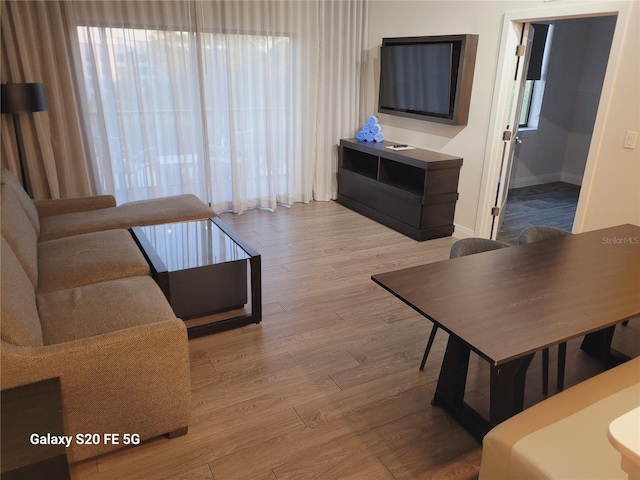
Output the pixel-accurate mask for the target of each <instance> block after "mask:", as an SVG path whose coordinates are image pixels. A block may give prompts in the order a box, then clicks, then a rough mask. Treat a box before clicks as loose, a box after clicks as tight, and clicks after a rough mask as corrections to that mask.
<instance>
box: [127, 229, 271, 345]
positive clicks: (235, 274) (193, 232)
mask: <svg viewBox="0 0 640 480" xmlns="http://www.w3.org/2000/svg"><path fill="white" fill-rule="evenodd" d="M131 232H132V235H133V238H134V239H135V241H136V243H137V244H138V246H139V247H140V249H141V250H142V253H143V254H144V256H145V258H146V259H147V262H148V263H149V266H150V268H151V275H152V276H153V278H154V279H155V280H156V282H157V283H158V285H159V286H160V288H161V289H162V291H163V293H164V294H165V296H166V297H167V300H168V301H169V303H170V304H171V307H172V308H173V310H174V312H175V314H176V316H177V317H180V318H182V319H183V320H188V319H192V318H198V317H204V316H209V315H212V314H217V313H220V312H226V311H232V310H239V309H243V312H242V313H241V314H239V315H236V316H233V317H231V318H217V317H212V318H211V321H210V322H206V323H199V324H196V325H193V326H189V325H187V331H188V334H189V338H195V337H199V336H202V335H208V334H211V333H214V332H219V331H222V330H227V329H229V328H236V327H240V326H244V325H248V324H250V323H260V322H261V321H262V285H261V258H260V254H259V253H258V252H257V251H256V250H254V249H253V247H251V246H250V245H249V244H248V243H247V242H245V241H244V240H243V239H242V238H241V237H240V236H239V235H238V234H237V233H236V232H234V231H233V230H232V229H231V228H230V227H229V226H228V225H226V224H225V223H224V222H223V221H222V220H221V219H220V218H217V217H214V218H209V219H206V220H196V221H188V222H177V223H166V224H162V225H150V226H140V227H133V228H131ZM247 261H248V262H249V269H248V270H249V275H250V290H251V297H250V298H251V305H250V310H249V313H245V311H244V307H245V304H246V303H247V299H248V297H247Z"/></svg>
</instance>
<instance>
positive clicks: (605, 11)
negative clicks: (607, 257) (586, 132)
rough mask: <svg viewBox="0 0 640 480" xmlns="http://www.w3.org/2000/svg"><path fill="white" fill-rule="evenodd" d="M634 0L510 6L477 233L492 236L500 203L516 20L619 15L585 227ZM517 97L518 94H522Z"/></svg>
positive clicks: (593, 151)
mask: <svg viewBox="0 0 640 480" xmlns="http://www.w3.org/2000/svg"><path fill="white" fill-rule="evenodd" d="M630 8H631V4H630V1H610V2H597V3H592V4H580V5H575V4H571V5H557V4H556V5H550V6H544V7H542V8H538V9H535V10H521V11H512V12H507V13H505V15H504V18H503V24H502V34H501V39H500V51H499V54H498V62H497V67H496V76H495V78H496V81H495V85H494V90H493V101H492V106H491V116H490V119H489V128H488V136H487V143H486V147H485V155H484V158H485V161H484V166H483V171H482V184H481V186H480V197H479V203H478V212H477V215H476V235H477V236H480V237H484V238H489V236H490V235H491V224H492V221H493V216H492V215H491V209H492V207H493V206H494V204H495V198H496V191H497V188H498V177H499V175H500V164H501V154H502V149H503V146H504V142H503V141H502V132H503V130H504V125H502V123H503V120H502V119H504V118H506V117H507V113H508V109H509V107H510V106H511V89H510V88H509V87H510V85H511V84H512V83H513V65H514V58H515V57H514V55H513V54H514V52H515V51H516V46H517V45H518V43H519V40H520V39H519V38H516V37H515V36H514V35H513V34H512V32H513V30H514V28H513V27H514V24H523V23H529V22H530V23H535V22H540V21H544V20H560V19H569V18H588V17H601V16H607V15H617V17H618V18H617V21H616V28H615V31H614V33H613V39H612V42H611V50H610V53H609V61H608V63H607V71H606V74H605V77H604V82H603V84H602V93H601V95H600V102H599V104H598V113H597V115H596V121H595V124H594V127H593V133H592V136H591V144H590V147H589V154H588V156H587V162H586V166H585V171H584V177H583V182H582V188H581V190H580V197H579V199H578V207H577V209H576V216H575V220H574V223H573V232H574V233H579V232H582V231H583V228H584V222H585V210H586V206H587V204H588V202H589V196H590V193H591V192H590V190H591V186H592V183H593V179H594V173H595V170H596V167H597V165H598V162H599V160H600V158H599V156H598V154H599V152H600V148H601V144H602V142H603V136H604V125H605V123H606V119H607V115H608V105H609V102H610V101H611V98H612V96H613V85H614V80H615V77H616V75H617V71H618V66H619V64H620V62H621V61H622V50H623V43H624V38H625V35H626V32H627V29H628V28H629V23H630V17H631V15H630V12H629V11H630ZM516 101H517V100H516Z"/></svg>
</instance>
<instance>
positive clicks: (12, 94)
mask: <svg viewBox="0 0 640 480" xmlns="http://www.w3.org/2000/svg"><path fill="white" fill-rule="evenodd" d="M46 109H47V102H46V101H45V99H44V89H43V88H42V84H41V83H5V84H3V85H2V113H32V112H42V111H45V110H46Z"/></svg>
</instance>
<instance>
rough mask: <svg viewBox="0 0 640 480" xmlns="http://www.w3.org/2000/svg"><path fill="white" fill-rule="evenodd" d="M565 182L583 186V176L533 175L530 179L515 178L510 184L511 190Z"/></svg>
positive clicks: (571, 174) (564, 174)
mask: <svg viewBox="0 0 640 480" xmlns="http://www.w3.org/2000/svg"><path fill="white" fill-rule="evenodd" d="M553 182H564V183H570V184H572V185H582V175H576V174H574V173H564V172H558V173H548V174H546V175H532V176H530V177H522V178H515V179H513V180H512V181H511V183H510V184H509V188H510V189H511V188H522V187H531V186H533V185H542V184H543V183H553Z"/></svg>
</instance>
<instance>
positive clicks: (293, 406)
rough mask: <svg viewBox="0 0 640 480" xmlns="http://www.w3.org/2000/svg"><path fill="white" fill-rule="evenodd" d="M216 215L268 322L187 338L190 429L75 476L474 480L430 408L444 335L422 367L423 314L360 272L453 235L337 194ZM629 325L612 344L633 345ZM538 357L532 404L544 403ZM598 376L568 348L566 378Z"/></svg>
mask: <svg viewBox="0 0 640 480" xmlns="http://www.w3.org/2000/svg"><path fill="white" fill-rule="evenodd" d="M222 218H223V219H224V220H225V221H226V222H227V223H229V224H230V225H232V227H233V228H234V229H235V230H236V231H237V232H238V233H239V234H240V235H242V236H243V237H244V238H245V239H246V240H247V241H248V242H250V243H251V244H252V245H253V246H254V247H255V248H256V249H257V250H258V251H259V252H260V253H261V254H262V258H263V293H264V296H263V304H264V311H265V315H264V319H263V322H262V324H260V325H251V326H248V327H245V328H242V329H236V330H232V331H228V332H224V333H220V334H216V335H212V336H209V337H204V338H199V339H195V340H192V341H191V342H190V350H191V383H192V407H193V418H192V422H191V425H190V428H189V433H188V434H187V435H186V436H183V437H179V438H175V439H171V440H169V439H167V438H164V437H162V438H157V439H154V440H151V441H148V442H145V443H143V444H142V445H140V446H137V447H135V448H130V449H126V450H120V451H117V452H114V453H112V454H110V455H106V456H104V457H100V458H97V459H93V460H90V461H86V462H83V463H80V464H77V465H75V466H73V467H72V475H73V478H74V479H124V478H140V479H155V478H171V479H215V480H230V479H239V480H285V479H292V480H304V479H322V480H336V479H351V480H356V479H362V480H376V479H397V480H405V479H406V480H409V479H430V478H447V479H475V478H476V477H477V474H478V470H479V465H480V459H481V447H480V443H479V442H477V441H476V440H475V439H473V438H472V437H471V436H470V435H469V434H468V433H467V432H466V431H465V430H463V429H462V428H461V427H460V426H459V425H458V424H457V423H456V422H455V421H453V420H452V419H451V418H450V417H449V416H448V415H447V414H446V413H444V412H443V411H442V410H441V409H439V408H436V407H433V406H431V404H430V400H431V397H432V395H433V391H434V387H435V382H436V380H437V376H438V372H439V368H440V363H441V361H442V354H443V351H444V347H445V344H446V338H447V335H446V333H442V332H440V333H439V334H438V337H437V338H436V343H435V344H434V347H433V350H432V351H431V355H430V357H429V361H428V363H427V366H426V368H425V371H424V372H420V371H419V370H418V366H419V363H420V358H421V356H422V352H423V349H424V345H425V343H426V339H427V337H428V334H429V331H430V329H431V324H430V322H428V321H427V320H426V319H424V318H422V317H421V316H420V315H418V314H416V313H414V312H413V311H412V310H411V309H410V308H409V307H406V306H405V305H404V304H402V303H401V302H400V301H399V300H397V299H395V298H394V297H392V296H391V295H390V294H388V293H387V292H385V291H384V290H382V289H381V288H380V287H378V286H376V285H375V284H374V283H373V282H372V281H371V280H370V276H371V275H372V274H375V273H380V272H385V271H389V270H394V269H398V268H403V267H408V266H412V265H419V264H423V263H427V262H434V261H439V260H444V259H446V258H448V253H449V248H450V246H451V245H452V243H453V242H454V241H455V239H454V238H444V239H438V240H432V241H428V242H422V243H420V242H416V241H414V240H411V239H409V238H407V237H405V236H403V235H400V234H399V233H396V232H394V231H392V230H389V229H387V228H386V227H383V226H382V225H379V224H377V223H375V222H373V221H371V220H369V219H367V218H365V217H362V216H360V215H358V214H356V213H354V212H352V211H350V210H347V209H345V208H343V207H342V206H340V205H338V204H336V203H334V202H328V203H319V202H316V203H311V204H309V205H295V206H294V207H292V208H290V209H288V208H284V207H283V208H280V209H278V211H277V212H276V213H270V212H266V211H252V212H248V213H246V214H244V215H240V216H233V215H230V214H224V215H222ZM636 327H637V325H636V324H634V323H633V322H632V324H630V325H629V327H628V330H627V329H625V330H627V331H626V332H625V333H626V334H627V335H626V337H625V339H626V341H627V344H624V342H623V345H622V348H621V349H623V350H624V349H625V348H626V349H632V350H633V349H634V348H637V347H636V345H640V342H637V341H635V342H633V341H630V340H629V337H630V333H629V332H634V334H635V335H636V336H635V339H636V340H637V338H638V335H637V332H638V328H636ZM623 340H624V339H623ZM554 350H555V349H554ZM553 353H555V352H553ZM631 353H633V352H631ZM636 354H637V352H636ZM552 359H553V357H552ZM540 363H541V361H540V358H539V357H538V356H537V357H536V358H534V361H533V364H532V366H531V368H530V371H529V374H528V378H527V400H526V403H527V405H531V404H533V403H535V402H538V401H540V400H542V399H543V395H542V393H541V386H540V384H541V374H540ZM554 366H555V365H553V364H552V368H553V367H554ZM599 371H601V368H600V366H599V365H595V364H594V362H592V361H589V359H587V358H584V356H583V355H581V352H580V351H579V349H578V344H575V343H572V342H570V343H569V348H568V360H567V378H566V384H567V386H569V385H571V384H575V383H577V382H579V381H581V380H583V379H585V378H587V377H589V376H591V375H593V374H595V373H598V372H599ZM554 381H555V375H554V374H553V373H552V374H551V383H552V384H553V383H554ZM553 393H554V389H553V385H551V386H550V394H553ZM487 394H488V367H487V365H486V364H485V362H483V361H481V360H480V359H478V358H474V357H472V360H471V364H470V375H469V380H468V395H467V400H468V402H469V403H471V404H472V405H474V406H475V407H476V408H478V409H479V410H481V411H486V409H487Z"/></svg>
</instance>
